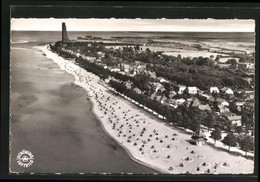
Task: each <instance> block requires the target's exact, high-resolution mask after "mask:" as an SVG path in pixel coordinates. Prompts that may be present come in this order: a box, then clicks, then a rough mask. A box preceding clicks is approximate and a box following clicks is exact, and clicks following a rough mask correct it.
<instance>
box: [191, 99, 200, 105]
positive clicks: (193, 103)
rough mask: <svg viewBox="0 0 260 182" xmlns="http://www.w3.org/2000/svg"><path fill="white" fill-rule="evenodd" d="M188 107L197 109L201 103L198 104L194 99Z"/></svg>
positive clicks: (197, 100)
mask: <svg viewBox="0 0 260 182" xmlns="http://www.w3.org/2000/svg"><path fill="white" fill-rule="evenodd" d="M190 105H191V106H193V107H199V106H200V105H201V103H200V101H199V99H197V98H196V99H194V100H192V101H191V103H190Z"/></svg>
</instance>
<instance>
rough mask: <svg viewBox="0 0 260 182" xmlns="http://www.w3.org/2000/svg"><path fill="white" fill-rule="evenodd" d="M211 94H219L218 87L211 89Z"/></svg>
mask: <svg viewBox="0 0 260 182" xmlns="http://www.w3.org/2000/svg"><path fill="white" fill-rule="evenodd" d="M209 90H210V93H211V94H212V93H219V89H218V87H210V89H209Z"/></svg>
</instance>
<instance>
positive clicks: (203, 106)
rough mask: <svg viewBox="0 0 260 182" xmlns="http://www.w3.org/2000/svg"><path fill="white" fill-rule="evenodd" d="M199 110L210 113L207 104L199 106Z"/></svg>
mask: <svg viewBox="0 0 260 182" xmlns="http://www.w3.org/2000/svg"><path fill="white" fill-rule="evenodd" d="M199 109H200V110H203V111H206V110H208V111H210V110H211V108H210V106H209V105H208V104H205V105H202V104H201V105H199Z"/></svg>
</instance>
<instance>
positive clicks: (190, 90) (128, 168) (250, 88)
mask: <svg viewBox="0 0 260 182" xmlns="http://www.w3.org/2000/svg"><path fill="white" fill-rule="evenodd" d="M10 29H11V32H10V121H9V128H10V129H9V130H10V135H9V136H10V137H9V139H10V145H9V154H10V155H9V157H10V158H9V172H10V173H30V174H41V173H43V174H45V173H51V174H64V173H65V174H66V173H77V174H193V175H196V174H212V175H215V174H252V173H254V162H255V161H254V155H255V144H254V143H255V142H254V141H255V111H254V108H255V21H254V20H252V19H210V18H209V19H166V18H160V19H141V18H136V19H121V18H106V19H101V18H88V19H76V18H67V19H65V18H63V19H58V18H12V19H11V27H10Z"/></svg>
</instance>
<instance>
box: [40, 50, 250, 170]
mask: <svg viewBox="0 0 260 182" xmlns="http://www.w3.org/2000/svg"><path fill="white" fill-rule="evenodd" d="M39 49H40V50H42V51H43V52H44V54H45V55H46V57H48V58H50V59H52V60H53V61H54V62H55V63H57V64H58V65H59V67H60V69H61V70H64V71H66V72H68V73H70V74H71V75H73V76H74V78H75V81H74V83H75V85H78V86H79V87H81V88H84V89H85V90H86V91H87V95H88V100H90V101H91V103H92V111H93V113H94V114H95V116H96V117H97V118H98V119H99V120H100V122H101V125H102V127H103V128H104V130H105V131H106V133H108V135H110V136H111V137H112V138H113V139H114V140H115V141H116V142H117V143H118V144H120V145H121V146H122V147H123V148H124V149H125V150H126V151H128V154H129V155H130V157H131V158H132V159H133V160H135V161H138V162H140V163H142V164H144V165H146V166H149V167H151V168H154V169H155V170H157V171H160V172H161V173H170V174H181V173H191V174H204V173H209V174H242V173H243V174H249V173H253V171H254V162H253V160H250V159H246V158H245V157H242V156H237V155H234V154H231V153H228V152H225V151H221V150H218V149H216V148H213V147H210V146H207V145H202V146H196V145H192V144H190V143H189V140H190V139H191V135H190V134H187V133H185V132H182V131H180V130H179V129H176V128H174V127H171V126H168V125H166V124H165V123H163V122H162V120H160V119H158V118H155V117H153V116H152V115H151V114H149V113H147V112H144V111H143V110H142V109H140V108H139V107H137V106H136V105H134V104H133V103H131V102H130V101H128V100H126V99H124V98H122V97H120V96H119V95H117V94H115V93H114V92H112V91H110V89H108V85H106V84H104V83H103V82H102V81H101V80H100V78H99V77H97V76H96V75H94V74H92V73H89V72H87V71H86V70H84V69H82V68H80V67H79V66H78V65H76V64H75V62H74V61H73V60H66V59H63V58H62V57H60V56H58V55H56V54H55V53H53V52H51V51H49V50H48V48H47V47H46V46H45V47H41V48H39Z"/></svg>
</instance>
